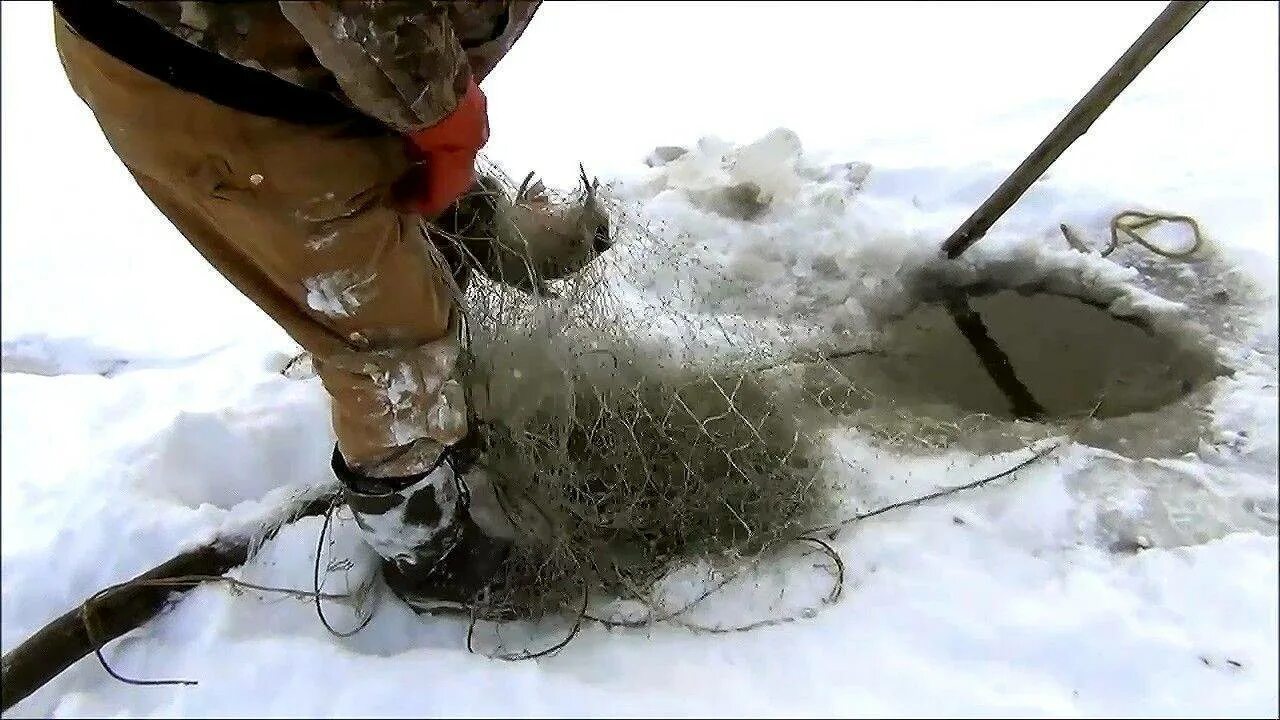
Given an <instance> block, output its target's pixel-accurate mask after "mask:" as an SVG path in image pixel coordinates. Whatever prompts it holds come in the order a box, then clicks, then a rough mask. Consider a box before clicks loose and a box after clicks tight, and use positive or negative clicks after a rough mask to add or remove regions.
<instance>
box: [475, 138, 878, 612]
mask: <svg viewBox="0 0 1280 720" xmlns="http://www.w3.org/2000/svg"><path fill="white" fill-rule="evenodd" d="M481 170H482V172H483V173H484V174H485V175H487V176H488V177H489V178H490V179H491V180H492V181H494V183H492V184H491V188H490V189H491V191H492V192H495V193H502V194H505V195H506V196H507V198H508V199H509V198H512V197H515V196H516V194H517V193H518V192H519V191H518V190H517V188H516V186H515V184H514V183H513V182H512V181H511V179H510V178H509V177H507V176H506V175H505V173H503V172H502V170H501V169H500V168H499V167H497V166H496V165H494V164H492V163H488V162H486V163H483V164H482V166H481ZM584 181H585V175H584ZM499 186H500V187H499ZM579 193H580V194H579V195H578V196H577V197H567V196H558V195H555V194H554V193H550V192H548V194H549V195H550V197H551V199H552V200H553V201H554V202H556V203H569V204H570V206H573V205H574V204H577V205H581V204H582V203H583V202H584V201H585V200H587V199H588V198H587V197H586V194H587V193H591V198H590V201H593V202H595V203H597V204H598V205H599V206H600V207H601V208H603V209H604V211H605V212H606V213H607V215H608V217H609V225H610V231H611V236H612V240H613V242H614V245H613V247H612V249H610V250H609V251H608V252H606V253H604V254H603V255H601V256H599V257H598V258H595V259H594V261H592V262H590V263H589V264H587V265H586V266H585V267H583V268H582V269H581V270H580V271H578V272H576V273H571V274H569V275H567V276H566V277H564V278H561V279H557V280H546V281H545V282H542V281H540V282H539V283H538V285H539V286H540V287H541V288H542V289H541V290H540V291H530V289H529V288H528V285H529V283H528V282H527V278H518V279H515V280H512V279H511V278H501V277H499V278H497V279H494V278H488V277H484V276H483V275H482V274H481V273H475V275H474V276H473V277H472V279H471V281H470V282H469V283H468V284H467V287H466V289H465V290H461V291H460V292H461V298H462V300H461V302H460V305H461V306H462V308H463V309H464V315H465V317H466V330H467V333H466V334H467V345H468V348H467V349H468V352H467V353H466V355H467V363H468V367H467V368H466V371H465V373H464V376H465V378H466V384H467V386H468V392H469V397H470V404H471V406H472V409H473V411H474V413H475V416H476V418H475V425H476V431H477V433H478V435H479V437H480V442H481V445H482V447H483V448H484V450H483V452H482V454H481V456H480V457H479V460H478V463H477V466H476V468H477V470H480V471H483V472H484V474H485V475H486V476H487V478H488V480H489V482H490V483H491V484H492V487H493V491H494V495H495V496H496V498H497V500H498V503H499V505H500V506H501V508H502V510H503V511H504V512H505V514H506V516H507V518H508V520H509V521H510V522H511V525H512V527H513V528H514V531H515V534H516V538H517V542H516V550H515V552H514V557H513V560H512V562H511V563H509V565H508V568H507V573H508V575H507V577H505V578H504V579H503V582H500V583H498V588H499V589H498V590H495V591H493V592H492V594H491V595H490V596H489V597H488V598H487V599H486V600H485V601H484V602H483V606H482V607H480V608H478V612H479V613H480V615H481V616H485V615H493V616H499V615H503V614H504V613H507V612H509V611H512V610H514V611H515V612H516V613H517V614H520V615H522V616H533V617H541V616H545V615H548V614H563V613H566V612H579V611H580V608H582V607H585V605H586V600H585V598H587V597H590V598H593V599H594V598H602V599H604V598H614V599H618V598H624V599H630V600H639V601H642V602H643V603H645V605H646V606H647V607H648V613H649V617H651V618H653V617H668V616H670V614H671V610H672V608H666V607H661V606H660V605H661V601H659V600H656V599H655V598H656V597H657V595H656V594H655V593H652V591H653V590H654V588H655V587H656V586H657V584H659V583H660V582H661V581H662V580H663V579H664V578H665V577H667V576H669V575H670V574H671V573H672V572H674V571H675V570H677V569H679V568H682V567H684V568H687V567H689V566H690V565H691V564H695V563H701V564H702V565H704V566H706V567H709V568H712V569H713V570H714V569H719V570H724V569H726V568H732V567H735V566H736V567H741V566H743V565H744V564H746V563H751V562H754V561H756V560H757V559H758V558H759V557H761V556H762V554H764V553H768V552H769V551H771V550H774V549H777V548H778V547H780V546H781V545H784V544H786V543H788V542H790V541H793V540H797V539H801V538H802V537H803V536H804V533H805V530H806V528H810V527H813V526H815V525H818V524H821V521H822V519H823V518H825V517H828V516H829V514H830V512H831V509H832V506H833V498H834V495H835V493H834V490H835V482H834V477H835V475H834V473H832V472H830V468H828V467H827V465H828V463H830V462H832V461H833V458H832V456H831V455H830V454H829V453H826V452H824V451H823V447H824V443H823V431H824V430H825V429H826V428H828V427H830V426H832V425H833V424H835V423H834V416H833V414H832V411H831V409H832V408H833V407H838V406H839V405H840V404H841V403H840V398H839V397H836V396H837V395H840V394H844V395H850V394H856V393H857V392H858V389H857V388H856V387H855V386H854V385H853V383H849V382H846V383H845V384H844V385H843V386H839V385H834V386H833V385H832V384H831V383H830V382H829V380H830V377H831V373H830V372H828V373H826V375H825V376H824V382H823V383H822V384H821V385H820V386H819V387H812V386H807V384H806V382H804V377H805V374H804V373H797V372H795V368H796V365H795V364H794V360H795V359H794V358H788V357H787V348H788V344H787V343H786V341H785V336H786V332H785V331H781V332H780V331H779V330H778V329H777V328H775V327H770V326H766V324H765V323H763V322H759V321H748V320H744V319H742V318H726V317H724V316H711V315H702V314H698V313H695V312H692V311H691V310H690V309H689V308H690V307H691V304H690V303H689V302H688V301H687V297H682V293H680V292H675V293H668V294H666V295H664V296H662V297H661V298H657V299H655V298H654V296H653V295H652V294H649V293H645V292H643V291H641V290H639V289H638V285H641V284H643V281H644V278H645V277H646V276H647V275H648V274H650V273H652V272H654V271H655V270H657V269H659V268H661V269H662V270H663V271H664V272H666V273H667V274H668V275H671V276H674V277H676V278H680V277H694V276H695V275H696V276H698V277H707V276H708V275H709V273H708V272H707V270H708V268H706V267H699V268H698V272H697V273H693V272H685V271H684V269H682V267H681V265H682V264H684V263H689V262H695V261H692V260H689V259H688V253H683V252H682V251H681V247H680V244H681V242H683V241H682V240H681V239H679V238H671V237H664V236H663V235H662V234H660V233H656V232H653V231H652V230H651V229H650V228H649V227H648V226H646V224H645V223H644V222H643V221H642V220H641V219H640V218H639V217H638V216H637V215H636V214H635V213H634V212H633V211H631V210H629V209H628V208H627V206H626V205H625V204H624V203H623V202H621V201H619V200H617V199H616V198H612V197H608V196H607V190H597V191H594V192H593V191H591V190H590V189H589V186H587V185H586V183H585V182H584V187H583V188H581V189H580V191H579ZM499 234H501V233H499ZM454 239H456V240H459V241H461V240H464V238H461V237H458V236H456V235H455V236H454ZM499 239H500V240H501V241H503V242H504V243H506V244H508V245H520V244H521V243H522V242H523V239H521V238H510V237H507V238H499ZM711 274H713V273H711ZM521 286H523V287H521ZM828 549H829V548H828ZM837 562H838V560H837Z"/></svg>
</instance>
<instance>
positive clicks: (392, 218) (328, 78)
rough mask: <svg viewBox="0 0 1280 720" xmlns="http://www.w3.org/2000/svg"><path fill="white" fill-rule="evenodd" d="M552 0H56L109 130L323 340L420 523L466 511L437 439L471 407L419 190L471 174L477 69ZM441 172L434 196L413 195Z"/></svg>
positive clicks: (274, 298) (204, 233)
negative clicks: (463, 0)
mask: <svg viewBox="0 0 1280 720" xmlns="http://www.w3.org/2000/svg"><path fill="white" fill-rule="evenodd" d="M126 5H127V7H126ZM535 5H536V4H530V3H524V4H513V5H510V6H507V5H503V4H499V3H477V4H467V5H461V4H459V5H452V4H445V3H434V2H426V3H424V2H413V3H380V4H374V3H359V4H354V3H344V4H341V5H335V4H327V3H281V4H279V5H277V4H275V3H267V4H263V3H258V4H230V5H224V4H220V3H205V2H181V3H178V2H154V3H153V2H148V3H107V2H58V3H55V7H56V8H57V10H58V14H57V15H56V19H55V37H56V41H57V45H58V51H59V54H60V56H61V58H62V63H63V66H64V68H65V70H66V73H67V76H68V78H69V79H70V81H71V84H72V86H73V88H74V89H75V91H76V92H77V94H79V95H80V97H81V98H83V99H84V101H85V102H86V104H88V106H89V107H90V108H91V110H92V111H93V113H94V115H95V116H96V118H97V120H98V122H99V124H100V125H101V127H102V130H103V132H104V134H105V135H106V137H107V140H108V141H109V142H110V144H111V146H112V148H113V149H114V150H115V152H116V153H117V155H119V157H120V158H121V160H123V161H124V163H125V165H126V166H127V167H128V168H129V170H130V172H131V173H132V174H133V176H134V178H135V179H136V180H137V182H138V185H139V186H140V187H141V188H142V190H143V192H144V193H146V194H147V196H148V197H149V198H150V199H151V200H152V202H154V203H155V205H156V206H157V207H158V208H159V209H160V210H161V211H162V212H163V213H164V214H165V215H166V216H167V217H168V218H169V220H170V221H172V222H173V224H174V225H175V226H176V227H177V228H178V230H179V231H180V232H181V233H182V234H183V235H184V236H186V238H187V240H188V241H190V242H191V244H192V245H193V246H194V247H195V248H196V249H197V250H198V251H199V252H200V253H201V255H203V256H204V257H205V258H206V259H207V260H208V261H209V263H210V264H211V265H213V267H214V268H215V269H217V270H218V271H219V272H220V273H221V274H222V275H223V276H225V277H226V278H227V279H228V280H229V281H230V282H231V283H232V284H234V285H235V286H236V288H237V289H239V290H240V291H241V292H242V293H243V294H244V295H245V296H246V297H248V298H249V299H250V300H252V301H253V302H254V303H255V304H257V305H258V307H260V308H261V309H262V310H263V311H265V312H266V313H267V314H269V315H270V316H271V317H272V319H273V320H275V321H276V322H277V323H278V324H280V326H281V327H282V328H284V329H285V331H286V332H288V333H289V335H290V336H291V337H292V338H293V339H294V340H296V341H297V342H298V343H299V344H301V345H302V346H303V347H304V348H305V349H307V350H308V351H309V352H310V353H311V354H312V355H313V358H314V361H315V366H316V369H317V372H318V374H319V376H320V378H321V380H322V381H323V383H324V386H325V388H326V390H327V391H328V393H329V395H330V396H331V397H332V401H333V402H332V408H333V425H334V429H335V431H336V434H337V437H338V447H339V449H340V450H341V458H344V459H345V462H344V463H342V466H343V467H346V463H350V467H351V468H352V469H354V470H355V471H357V472H358V473H360V474H362V475H365V476H377V477H382V478H387V479H395V480H402V481H404V482H403V483H401V484H400V485H398V486H396V487H395V488H394V489H393V491H392V492H391V493H390V495H388V493H386V492H381V493H380V494H381V495H382V496H383V499H384V500H387V502H383V503H382V505H386V506H388V507H389V509H392V510H394V508H395V507H397V506H399V505H401V504H404V503H406V502H407V503H409V504H413V501H414V500H415V498H417V496H419V495H420V496H421V497H420V498H417V499H418V500H424V499H428V500H430V501H431V504H432V505H433V506H434V511H433V512H419V513H416V515H417V516H420V517H423V518H428V519H430V520H431V522H426V521H424V522H422V523H418V525H420V526H421V527H418V528H417V530H420V532H419V534H420V535H422V538H428V537H430V536H432V535H436V534H439V533H440V531H442V530H443V529H445V528H451V526H452V524H453V520H454V519H456V518H457V517H458V516H459V511H458V503H459V493H458V492H457V489H456V487H455V482H456V481H455V479H454V477H453V473H452V470H451V469H449V471H447V472H446V471H445V469H444V468H441V467H440V466H439V462H438V459H439V458H440V456H441V453H442V450H443V449H444V448H446V447H448V446H450V445H452V444H454V443H456V442H458V441H459V440H460V439H462V438H463V437H464V436H465V435H466V432H467V423H466V407H465V402H464V398H463V393H462V389H461V387H460V385H459V384H458V382H457V381H456V380H455V379H454V377H453V376H454V373H455V365H456V362H457V359H458V352H459V350H458V342H457V340H458V337H457V332H458V328H457V323H456V322H455V320H456V317H455V313H454V304H453V297H452V294H451V285H450V279H449V269H448V268H447V267H446V266H445V263H444V262H443V261H442V260H441V259H440V254H439V252H437V251H436V250H435V248H434V247H433V245H432V242H431V240H430V238H429V237H427V235H426V234H425V232H424V230H423V227H422V224H421V223H420V222H419V217H418V216H417V214H415V213H414V212H409V211H406V207H408V208H412V209H415V210H418V211H421V210H422V209H423V207H424V206H436V207H438V209H440V210H442V209H444V207H445V206H447V205H448V204H449V203H451V202H452V201H453V200H456V199H457V197H458V195H460V194H461V193H462V192H464V191H465V190H466V189H467V188H468V187H470V185H471V183H472V182H473V181H474V169H473V166H472V163H473V161H474V158H475V153H476V151H477V150H478V149H479V145H480V144H482V143H483V141H484V137H485V136H486V135H487V120H486V118H485V117H484V106H483V98H482V96H481V97H480V101H479V102H478V104H477V102H476V96H477V95H478V94H479V90H478V88H477V87H476V84H475V83H476V81H477V80H478V79H479V78H482V77H483V75H484V74H485V73H487V72H488V70H490V69H492V67H493V64H494V63H496V61H497V59H498V58H500V57H501V54H502V52H504V51H505V49H507V48H509V47H510V44H511V42H513V41H514V39H515V37H516V36H518V35H519V33H520V32H521V31H522V30H523V27H524V25H526V24H527V22H528V19H529V17H530V16H531V15H532V12H533V9H534V7H535ZM128 8H133V9H132V10H131V9H128ZM499 9H503V12H498V10H499ZM134 10H138V11H139V12H134ZM211 51H212V52H211ZM472 61H474V62H476V63H477V65H476V68H475V69H471V68H470V63H471V62H472ZM263 70H266V71H267V72H263ZM268 73H269V74H268ZM406 137H408V138H409V140H410V142H411V144H412V145H413V146H416V148H415V149H414V150H413V152H414V157H410V156H409V155H408V151H407V150H406V145H407V144H406ZM468 144H469V145H468ZM442 173H445V174H444V175H442ZM448 173H452V175H448ZM424 174H425V179H426V183H425V186H427V187H428V190H433V191H434V192H435V194H434V195H433V196H430V195H429V196H427V197H425V198H423V197H416V198H415V197H409V198H406V197H404V192H405V190H404V189H405V188H406V187H408V188H421V187H423V186H424V183H423V175H424ZM441 187H446V188H448V191H447V195H448V196H446V197H444V199H443V201H442V199H441V196H442V191H441V190H440V188H441ZM415 201H416V202H415ZM337 466H338V460H337V459H335V468H337ZM340 474H341V473H340ZM349 490H350V488H349ZM349 494H351V493H349ZM354 494H355V495H359V494H360V493H354ZM365 524H367V523H362V525H365ZM398 532H399V533H400V535H404V532H405V528H400V529H399V531H398ZM410 534H412V533H410ZM449 534H450V535H453V534H455V533H453V532H450V533H449ZM404 536H405V537H408V535H404ZM422 538H418V539H419V540H421V539H422ZM415 542H416V541H415ZM417 544H418V545H422V544H423V543H417ZM375 545H376V543H375ZM409 550H412V548H410V549H409ZM389 552H390V554H391V555H396V556H400V559H401V560H402V561H403V560H404V559H405V558H404V557H402V556H404V554H405V553H406V552H407V550H406V548H398V549H396V548H393V549H391V550H390V551H389ZM384 557H388V559H395V558H392V557H389V556H388V555H386V554H384Z"/></svg>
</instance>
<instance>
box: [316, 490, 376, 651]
mask: <svg viewBox="0 0 1280 720" xmlns="http://www.w3.org/2000/svg"><path fill="white" fill-rule="evenodd" d="M340 503H341V500H339V499H338V498H336V497H335V498H334V500H333V502H332V503H330V504H329V509H328V510H326V511H325V513H324V523H323V524H322V525H321V527H320V537H319V539H318V540H317V541H316V564H315V568H314V570H313V572H312V575H311V580H312V583H313V585H312V587H313V588H314V590H315V591H314V592H313V593H311V597H312V598H313V599H314V600H315V605H316V615H317V616H319V618H320V623H321V624H322V625H324V629H325V630H328V631H329V633H330V634H332V635H333V636H334V637H340V638H347V637H351V636H352V635H355V634H356V633H358V632H360V631H361V630H363V629H364V628H365V626H366V625H368V624H369V623H370V621H372V620H373V611H372V610H370V611H369V614H367V615H365V617H364V619H363V620H361V621H360V624H359V625H356V626H355V628H353V629H351V630H348V631H346V632H339V631H338V630H335V629H334V627H333V625H330V624H329V619H328V618H326V617H325V616H324V606H323V605H322V604H321V603H320V598H321V597H322V595H323V594H322V593H321V592H320V584H321V583H320V554H321V553H322V552H323V551H324V544H325V540H326V539H328V535H329V526H330V523H331V522H332V521H333V513H334V511H335V510H337V509H338V505H339V504H340ZM343 597H349V595H348V596H343Z"/></svg>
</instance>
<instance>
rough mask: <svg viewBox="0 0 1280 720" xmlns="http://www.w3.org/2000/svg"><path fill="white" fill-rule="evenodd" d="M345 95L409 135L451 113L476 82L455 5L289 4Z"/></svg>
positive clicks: (407, 1) (410, 1) (399, 0)
mask: <svg viewBox="0 0 1280 720" xmlns="http://www.w3.org/2000/svg"><path fill="white" fill-rule="evenodd" d="M280 8H281V11H282V12H283V13H284V16H285V18H286V19H287V20H288V21H289V22H290V23H291V24H292V25H293V26H294V27H295V28H297V30H298V33H299V34H300V35H301V36H302V37H303V39H304V40H305V41H306V42H307V44H308V45H309V46H310V47H311V49H312V51H313V52H314V53H315V56H316V59H317V60H318V61H319V62H320V64H322V65H324V66H325V68H327V69H328V70H329V71H330V72H331V73H333V76H334V78H335V80H336V81H337V83H338V86H339V87H340V88H341V90H342V92H343V94H344V95H346V96H347V98H348V99H349V100H350V101H351V103H352V104H354V105H355V106H356V108H357V109H359V110H360V111H362V112H364V113H365V114H367V115H371V116H373V117H374V118H377V119H378V120H380V121H382V122H383V123H385V124H386V125H388V126H390V127H392V128H394V129H395V130H397V131H399V132H400V133H402V134H405V135H411V134H413V133H415V132H417V131H420V130H422V129H424V128H427V127H431V126H434V125H436V124H437V123H439V122H440V121H441V120H443V119H444V118H446V117H448V116H449V115H450V114H451V113H453V111H454V110H455V109H456V108H457V107H458V105H459V102H460V101H461V100H462V98H463V97H464V96H465V95H466V94H467V91H468V89H469V88H470V87H471V86H472V85H473V82H472V77H471V69H470V67H469V65H468V62H467V55H466V52H465V50H464V49H463V47H462V44H461V43H460V42H459V40H458V37H457V35H456V33H455V31H454V26H453V23H452V22H451V20H450V17H449V9H448V7H447V3H444V2H435V1H431V0H392V1H390V2H343V1H339V0H319V1H314V2H310V1H308V2H281V3H280Z"/></svg>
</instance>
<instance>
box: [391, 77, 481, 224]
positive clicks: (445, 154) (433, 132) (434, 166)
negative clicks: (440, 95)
mask: <svg viewBox="0 0 1280 720" xmlns="http://www.w3.org/2000/svg"><path fill="white" fill-rule="evenodd" d="M406 139H407V140H408V142H409V155H410V157H412V158H413V159H414V160H416V161H418V162H420V163H421V165H419V166H418V167H417V168H416V172H415V173H414V177H413V179H412V181H411V182H410V183H409V185H408V187H406V188H404V191H403V193H402V197H403V202H404V204H405V205H406V206H407V207H408V209H410V210H412V211H414V212H417V213H420V214H422V215H424V216H426V217H428V218H433V219H434V218H436V217H439V216H440V214H441V213H443V212H444V211H445V210H446V209H447V208H448V207H449V206H450V205H452V204H453V203H454V201H456V200H457V199H458V198H459V197H461V196H462V194H463V193H465V192H467V191H468V190H470V189H471V186H472V185H473V184H475V182H476V172H475V164H476V155H477V154H478V153H479V152H480V148H482V147H484V144H485V143H486V142H487V141H488V140H489V115H488V111H487V104H486V102H485V97H484V93H483V92H481V91H480V86H479V85H477V84H476V81H475V79H471V80H469V81H468V83H467V90H466V93H465V94H463V96H462V97H461V98H459V100H458V107H456V108H454V110H453V112H451V113H449V114H448V115H447V116H445V118H444V119H443V120H441V121H440V122H438V123H436V124H435V125H432V126H431V127H427V128H423V129H421V130H417V131H415V132H413V133H411V134H409V135H408V136H407V137H406Z"/></svg>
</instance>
